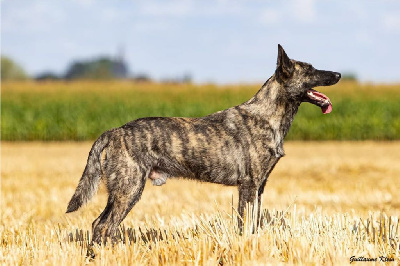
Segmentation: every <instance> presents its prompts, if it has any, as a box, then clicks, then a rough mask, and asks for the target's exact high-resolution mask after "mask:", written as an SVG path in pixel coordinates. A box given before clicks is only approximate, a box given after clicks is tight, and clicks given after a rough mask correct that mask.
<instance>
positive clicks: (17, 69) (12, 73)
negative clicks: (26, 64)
mask: <svg viewBox="0 0 400 266" xmlns="http://www.w3.org/2000/svg"><path fill="white" fill-rule="evenodd" d="M27 78H28V75H27V74H26V72H25V71H24V70H23V68H22V67H21V66H19V65H18V64H17V63H15V62H14V61H13V60H11V59H10V58H8V57H6V56H3V55H2V56H1V80H2V81H5V80H24V79H27Z"/></svg>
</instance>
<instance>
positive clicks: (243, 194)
mask: <svg viewBox="0 0 400 266" xmlns="http://www.w3.org/2000/svg"><path fill="white" fill-rule="evenodd" d="M257 190H258V187H257V186H256V185H255V184H253V183H244V184H240V185H239V206H238V212H239V217H238V226H239V230H240V232H242V230H243V221H244V210H245V209H246V204H247V203H250V204H254V202H255V199H256V197H257Z"/></svg>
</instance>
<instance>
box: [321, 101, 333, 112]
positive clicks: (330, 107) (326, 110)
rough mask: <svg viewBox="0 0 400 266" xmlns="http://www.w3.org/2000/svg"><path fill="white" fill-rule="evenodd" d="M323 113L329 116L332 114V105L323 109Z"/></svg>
mask: <svg viewBox="0 0 400 266" xmlns="http://www.w3.org/2000/svg"><path fill="white" fill-rule="evenodd" d="M321 110H322V113H324V114H329V113H330V112H332V104H331V103H329V105H327V106H324V107H321Z"/></svg>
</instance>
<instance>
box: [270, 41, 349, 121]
mask: <svg viewBox="0 0 400 266" xmlns="http://www.w3.org/2000/svg"><path fill="white" fill-rule="evenodd" d="M275 76H276V79H277V81H278V82H279V83H280V84H281V85H282V88H284V90H285V94H286V95H287V96H288V97H291V98H293V99H294V100H296V101H300V102H310V103H312V104H315V105H317V106H319V107H321V110H322V112H323V113H324V114H327V113H330V112H331V111H332V103H331V101H330V100H329V98H328V97H327V96H326V95H324V94H323V93H320V92H318V91H316V90H314V89H312V88H314V87H317V86H330V85H333V84H336V83H337V82H338V81H339V80H340V77H341V75H340V73H338V72H332V71H325V70H318V69H315V68H314V67H313V66H312V65H311V64H308V63H304V62H299V61H296V60H293V59H290V58H289V57H288V56H287V54H286V52H285V50H283V48H282V46H281V45H280V44H278V62H277V68H276V71H275Z"/></svg>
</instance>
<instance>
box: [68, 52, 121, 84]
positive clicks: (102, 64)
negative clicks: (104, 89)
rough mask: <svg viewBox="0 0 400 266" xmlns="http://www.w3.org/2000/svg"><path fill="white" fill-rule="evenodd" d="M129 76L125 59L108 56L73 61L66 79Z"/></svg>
mask: <svg viewBox="0 0 400 266" xmlns="http://www.w3.org/2000/svg"><path fill="white" fill-rule="evenodd" d="M127 76H128V68H127V66H126V64H125V63H124V62H123V61H120V60H113V59H110V58H107V57H101V58H98V59H94V60H89V61H76V62H73V63H72V64H71V65H70V67H69V68H68V70H67V72H66V74H65V78H66V79H114V78H127Z"/></svg>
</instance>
